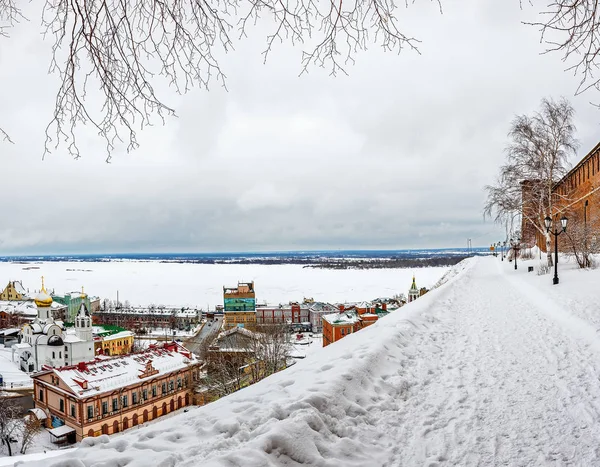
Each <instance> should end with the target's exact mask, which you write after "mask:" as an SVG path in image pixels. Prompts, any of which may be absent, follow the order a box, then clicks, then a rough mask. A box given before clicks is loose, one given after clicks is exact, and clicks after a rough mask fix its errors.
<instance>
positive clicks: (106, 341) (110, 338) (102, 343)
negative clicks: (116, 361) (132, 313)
mask: <svg viewBox="0 0 600 467" xmlns="http://www.w3.org/2000/svg"><path fill="white" fill-rule="evenodd" d="M132 348H133V333H132V332H131V331H121V332H117V333H116V334H112V335H106V336H101V337H100V336H99V337H95V338H94V351H95V353H96V355H99V354H102V355H127V354H128V353H131V349H132Z"/></svg>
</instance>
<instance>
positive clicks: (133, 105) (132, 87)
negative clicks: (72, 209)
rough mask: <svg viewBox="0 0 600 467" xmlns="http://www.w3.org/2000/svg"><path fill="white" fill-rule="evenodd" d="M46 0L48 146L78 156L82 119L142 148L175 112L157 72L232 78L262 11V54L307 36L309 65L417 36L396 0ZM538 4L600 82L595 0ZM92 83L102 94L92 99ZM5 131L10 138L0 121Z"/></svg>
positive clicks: (549, 37) (562, 43)
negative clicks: (51, 96)
mask: <svg viewBox="0 0 600 467" xmlns="http://www.w3.org/2000/svg"><path fill="white" fill-rule="evenodd" d="M437 1H438V3H439V5H440V11H441V6H442V2H441V0H437ZM514 1H515V2H516V1H517V0H514ZM38 4H40V2H33V3H31V5H32V6H31V8H35V7H36V5H38ZM23 5H25V3H24V2H19V1H18V0H0V38H2V37H4V39H5V40H4V41H3V44H6V43H7V42H6V40H7V39H6V38H7V37H8V34H9V32H10V29H11V28H12V27H14V26H15V24H17V23H19V22H23V21H22V20H23V19H25V17H24V14H25V13H24V11H23V8H24V7H23ZM41 5H43V7H41V8H40V13H41V20H42V21H41V22H42V32H43V33H44V35H45V36H50V37H52V38H53V43H52V56H51V59H50V70H49V71H50V72H51V73H55V74H57V75H58V76H59V77H60V79H59V85H58V90H57V92H56V98H55V103H54V112H53V114H52V118H51V119H50V122H49V124H48V126H47V128H46V143H45V150H46V152H49V151H50V150H52V149H54V148H56V147H57V146H58V145H61V144H63V145H66V147H67V149H68V151H69V152H70V154H72V155H73V156H74V157H79V148H78V138H77V135H78V134H79V131H78V130H79V128H78V125H82V124H88V125H91V127H92V128H94V129H95V130H96V131H97V132H98V135H99V137H100V138H101V140H102V141H103V142H104V144H105V146H106V151H107V157H108V158H110V155H111V153H112V152H113V150H114V148H115V144H116V143H117V142H119V141H122V136H123V133H125V134H126V135H127V136H126V143H127V148H128V150H129V149H134V148H136V147H137V146H138V142H137V138H136V130H137V128H143V127H145V126H147V125H150V124H151V123H152V121H153V118H152V117H153V116H158V118H159V119H162V120H163V121H164V117H166V116H171V115H175V109H174V108H173V107H172V106H170V105H169V104H168V103H167V102H166V101H165V99H164V96H161V95H159V93H157V91H156V85H157V83H158V82H159V79H158V77H159V76H160V77H162V78H164V80H165V81H166V82H167V83H168V84H169V85H170V86H171V87H172V88H174V89H175V90H176V92H178V93H185V92H187V91H188V90H189V89H190V88H192V87H194V86H198V87H201V88H207V87H208V86H209V84H210V83H211V82H217V83H218V84H220V85H223V86H225V84H226V76H225V72H224V70H223V69H222V68H221V66H220V64H219V61H218V55H219V53H222V52H229V51H231V50H232V49H233V46H234V41H235V40H236V39H241V38H243V37H245V36H246V33H247V31H248V28H249V27H250V26H252V25H253V24H255V23H256V22H258V21H264V20H266V21H267V22H270V23H269V24H270V25H271V29H270V32H269V33H268V34H267V36H266V43H265V48H264V51H263V57H264V60H267V57H268V56H269V54H270V52H271V51H272V49H273V47H274V46H276V45H277V43H280V42H283V41H290V42H292V43H294V44H297V43H300V44H303V48H304V51H303V53H302V61H301V67H300V69H301V73H304V72H305V71H307V70H308V69H309V68H310V67H311V66H319V67H326V68H328V69H329V70H330V71H331V74H332V75H336V74H337V73H340V72H341V73H345V72H346V71H345V68H346V67H347V66H348V65H350V64H351V63H353V62H354V56H355V54H356V53H357V51H359V50H365V49H366V48H367V44H368V42H369V41H370V40H371V39H373V40H374V41H375V42H376V43H377V44H378V45H380V46H381V47H382V48H383V49H384V50H389V51H395V52H400V51H401V50H402V49H404V48H408V49H412V50H417V45H418V40H417V39H415V38H413V37H411V36H409V35H407V34H406V33H405V32H403V31H402V30H400V28H399V26H398V18H397V15H398V5H397V4H396V3H395V2H393V1H392V0H365V1H358V0H339V1H337V2H334V1H332V0H330V1H328V2H327V1H325V2H314V1H312V0H286V1H280V0H248V1H246V2H242V1H240V0H215V1H210V0H208V1H207V0H182V1H178V2H175V1H172V0H166V1H159V0H105V1H102V2H95V1H89V0H70V1H67V0H54V1H50V0H45V1H43V0H42V2H41ZM542 14H543V16H542V18H544V21H543V22H539V23H531V24H532V25H534V26H537V27H539V28H540V30H541V34H542V38H543V39H545V40H546V43H547V44H548V51H554V52H558V53H562V54H563V59H564V60H567V61H569V60H570V59H571V57H577V58H576V62H575V65H574V70H575V72H577V73H579V74H580V76H582V82H581V86H580V88H579V89H578V91H581V92H583V91H584V90H586V89H588V88H590V87H595V88H596V89H599V90H600V81H598V78H596V75H594V74H593V72H594V70H595V69H596V67H597V66H598V64H599V62H600V39H599V37H600V22H599V21H598V19H597V18H598V17H599V16H600V11H599V10H598V2H597V1H596V0H555V1H553V2H552V3H550V5H549V6H548V7H547V10H546V11H543V12H542ZM95 90H98V92H99V99H100V102H101V104H102V105H100V106H96V105H91V104H90V101H86V96H87V95H88V94H90V93H93V92H95ZM3 140H4V141H6V140H8V141H10V138H9V134H8V133H7V132H4V131H2V129H1V128H0V142H1V141H3Z"/></svg>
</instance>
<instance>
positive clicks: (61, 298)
mask: <svg viewBox="0 0 600 467" xmlns="http://www.w3.org/2000/svg"><path fill="white" fill-rule="evenodd" d="M51 296H52V300H53V301H54V302H56V303H60V304H61V305H64V306H66V307H67V312H66V316H65V318H64V320H65V322H66V323H73V322H74V321H75V316H76V315H77V313H78V311H79V308H81V304H82V303H84V304H85V306H86V308H87V309H88V310H89V311H90V313H92V314H94V313H97V312H98V311H99V310H100V298H99V297H90V296H89V295H88V294H86V293H85V292H84V291H83V289H82V290H81V292H71V293H66V294H64V295H55V294H52V295H51Z"/></svg>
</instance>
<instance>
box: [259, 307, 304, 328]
mask: <svg viewBox="0 0 600 467" xmlns="http://www.w3.org/2000/svg"><path fill="white" fill-rule="evenodd" d="M309 322H310V314H309V308H308V305H305V304H302V305H301V304H299V303H297V302H290V303H289V304H287V305H257V306H256V324H257V325H261V324H301V323H309Z"/></svg>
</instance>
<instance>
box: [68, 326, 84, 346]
mask: <svg viewBox="0 0 600 467" xmlns="http://www.w3.org/2000/svg"><path fill="white" fill-rule="evenodd" d="M63 341H64V342H71V343H72V342H83V339H80V338H79V337H77V334H76V332H75V330H73V329H69V330H67V331H66V332H65V333H64V337H63Z"/></svg>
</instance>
